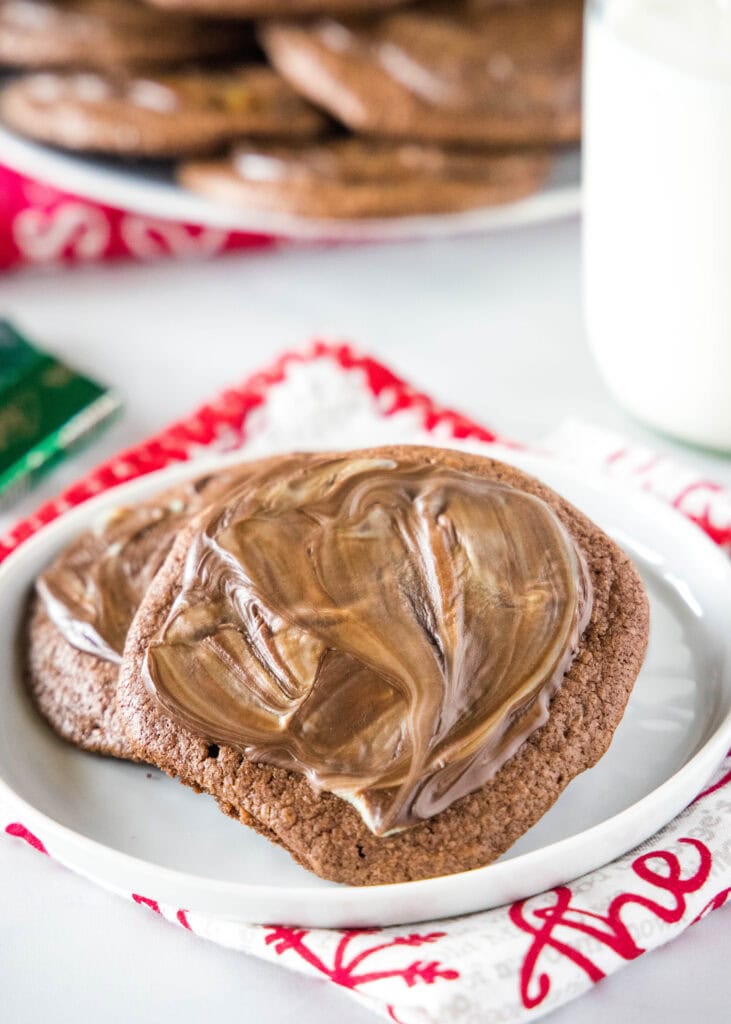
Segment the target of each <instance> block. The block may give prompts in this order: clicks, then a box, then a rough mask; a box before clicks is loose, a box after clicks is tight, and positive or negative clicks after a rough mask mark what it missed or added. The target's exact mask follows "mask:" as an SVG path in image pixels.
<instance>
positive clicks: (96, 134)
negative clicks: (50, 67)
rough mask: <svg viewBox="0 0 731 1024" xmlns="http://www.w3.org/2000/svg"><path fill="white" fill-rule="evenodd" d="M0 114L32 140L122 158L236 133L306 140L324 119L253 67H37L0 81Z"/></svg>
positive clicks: (198, 145) (171, 151)
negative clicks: (132, 71)
mask: <svg viewBox="0 0 731 1024" xmlns="http://www.w3.org/2000/svg"><path fill="white" fill-rule="evenodd" d="M0 116H2V118H3V119H4V120H5V122H6V123H7V124H8V125H10V127H11V128H13V129H15V130H16V131H18V132H20V133H21V134H22V135H26V136H28V137H30V138H33V139H35V140H37V141H38V142H44V143H48V144H49V145H53V146H60V147H61V148H63V149H71V150H80V151H84V152H94V153H104V154H109V155H112V156H123V157H175V156H184V155H190V154H199V153H210V152H214V151H215V150H217V149H220V148H221V147H222V146H225V145H226V143H228V142H230V141H231V140H232V139H235V138H237V137H240V136H242V135H249V136H262V135H263V136H267V137H273V136H274V137H276V136H282V137H287V138H289V137H303V138H308V137H312V136H314V135H316V134H318V132H319V131H320V130H321V129H322V128H323V127H324V123H325V122H324V118H323V117H322V115H321V114H319V113H318V112H317V111H315V110H313V109H312V108H311V107H310V106H309V105H308V104H307V103H306V102H305V101H304V100H302V99H300V97H299V96H297V94H296V93H295V92H294V91H293V90H292V89H291V88H290V87H289V85H287V83H286V82H285V81H284V80H283V79H281V78H280V77H279V75H278V74H277V73H276V72H275V71H272V70H271V68H268V67H264V66H259V65H251V66H248V67H241V68H233V69H229V70H220V71H214V70H200V69H196V70H189V71H177V72H174V73H169V74H156V75H154V76H149V77H145V78H139V77H137V78H131V77H115V76H111V75H102V74H97V73H91V72H76V73H66V74H59V73H54V72H38V73H35V74H30V75H24V76H21V77H19V78H16V79H15V80H14V81H11V82H10V83H9V84H8V85H7V86H5V88H4V89H3V90H2V92H0Z"/></svg>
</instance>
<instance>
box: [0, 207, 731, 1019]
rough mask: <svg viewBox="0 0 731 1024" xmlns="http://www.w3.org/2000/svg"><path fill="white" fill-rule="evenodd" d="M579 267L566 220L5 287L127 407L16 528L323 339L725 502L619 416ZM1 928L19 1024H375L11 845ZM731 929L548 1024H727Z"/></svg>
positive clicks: (342, 1002) (721, 915) (710, 931)
mask: <svg viewBox="0 0 731 1024" xmlns="http://www.w3.org/2000/svg"><path fill="white" fill-rule="evenodd" d="M628 244H631V241H630V240H628ZM579 268H580V247H579V226H578V223H577V222H575V221H567V222H562V223H558V224H554V225H546V226H543V227H537V228H530V229H520V230H517V231H513V232H510V233H504V234H497V235H492V236H489V237H485V238H472V239H462V240H455V241H451V242H444V241H441V242H435V243H423V244H418V245H410V244H409V245H394V246H390V247H377V246H370V247H366V248H362V249H340V250H333V249H327V250H319V251H317V250H304V249H297V250H291V251H287V252H269V253H265V254H262V255H244V256H241V257H239V256H236V257H226V258H224V259H221V260H219V261H217V262H215V263H209V264H197V265H196V264H186V265H180V264H179V265H171V264H167V265H155V266H140V265H137V266H131V265H127V266H117V267H103V268H93V269H92V268H89V269H83V270H74V271H69V272H59V273H52V272H51V273H49V272H44V273H41V274H37V273H34V274H25V275H15V276H7V277H5V278H3V279H2V280H1V281H0V312H2V313H5V314H7V315H10V316H12V317H13V318H15V319H16V320H17V322H18V323H19V325H20V326H21V327H22V328H24V329H25V330H26V331H27V332H28V333H30V334H31V336H34V337H35V338H36V339H37V340H38V341H39V342H40V343H42V344H43V345H44V346H45V347H48V348H52V349H54V350H56V351H57V352H58V353H59V354H62V355H63V356H64V357H65V358H67V359H68V360H69V361H70V362H72V363H73V364H74V365H76V366H78V367H79V368H82V369H84V370H86V371H87V372H88V373H90V374H91V375H93V376H95V377H98V378H101V379H104V380H106V381H108V382H110V383H112V384H114V385H116V386H117V387H118V388H119V389H120V390H121V391H122V392H123V393H124V396H125V402H126V411H125V415H124V418H123V419H122V420H121V421H120V422H119V423H118V424H117V425H116V426H115V427H114V428H113V429H112V430H110V431H109V432H108V433H107V434H105V435H104V438H103V440H100V441H98V442H97V443H96V444H95V445H94V446H93V448H92V449H91V450H90V451H88V452H86V453H85V454H84V455H83V456H80V457H77V458H76V459H74V460H73V461H72V462H71V463H70V464H68V465H67V466H65V467H63V468H62V469H60V470H58V471H57V472H56V473H55V474H54V475H53V476H52V477H51V478H49V479H47V480H46V481H45V482H44V484H43V485H42V487H40V488H37V489H36V491H35V492H34V493H33V494H32V495H30V496H28V497H27V498H25V499H24V500H23V501H22V502H19V503H18V504H17V506H16V507H15V508H14V509H13V515H14V517H15V516H20V515H22V514H25V513H26V512H28V511H30V510H31V509H32V507H33V506H34V505H35V504H36V503H37V502H38V501H39V500H41V499H42V498H44V497H48V496H50V495H51V494H53V493H54V492H55V491H57V490H58V489H59V488H60V487H61V486H62V485H63V484H64V483H66V482H70V481H71V479H73V478H74V477H76V476H78V475H79V474H80V473H81V472H83V470H84V469H85V468H88V467H90V466H91V465H93V464H94V463H95V462H97V461H99V460H100V459H102V458H103V457H105V456H106V455H110V454H112V452H114V451H115V450H117V449H118V448H120V447H121V446H123V445H127V444H131V443H133V442H135V441H138V440H141V439H142V438H143V437H145V436H146V435H147V434H149V433H150V432H152V431H155V430H157V429H158V428H160V427H161V426H163V425H164V424H165V423H166V422H167V421H168V420H170V419H172V418H173V417H177V416H179V415H184V414H185V413H186V412H187V411H188V410H190V409H191V408H192V407H193V406H194V405H195V404H196V403H197V402H199V401H202V400H204V399H205V398H207V397H208V396H209V395H211V394H212V393H213V392H215V391H216V390H217V389H218V388H220V387H222V386H224V385H226V384H228V383H230V382H232V381H236V380H239V379H241V378H242V377H244V376H245V375H246V374H247V373H248V372H249V371H251V370H253V369H255V368H257V367H259V366H261V365H262V364H266V363H267V362H268V361H270V360H271V358H272V357H273V356H274V355H276V354H277V353H278V352H279V351H281V350H282V349H283V348H287V347H292V346H298V345H300V344H302V343H303V342H305V341H307V340H308V339H310V338H312V337H314V336H320V337H328V338H333V339H347V340H350V341H352V342H354V343H355V344H356V345H358V346H359V347H361V348H362V349H365V350H367V351H370V352H373V353H375V354H377V355H378V356H380V357H381V358H383V359H384V360H385V361H387V362H388V363H390V365H391V366H393V367H394V368H395V369H396V370H397V371H399V372H401V373H402V374H403V375H405V376H406V377H407V378H409V379H410V380H411V381H413V382H414V383H415V384H416V385H417V386H419V387H421V388H423V389H424V390H426V391H428V392H431V393H432V394H434V395H436V396H437V397H438V398H439V399H441V400H442V401H443V402H445V403H446V404H450V405H452V406H455V407H457V408H458V409H461V410H464V411H465V412H467V413H469V414H471V415H472V416H473V417H474V418H475V419H477V420H479V421H482V422H484V423H486V424H488V425H494V426H495V427H496V428H497V429H498V430H500V431H501V432H503V433H505V434H508V435H511V436H513V437H515V438H518V439H520V440H527V441H530V440H533V439H536V438H538V437H540V436H541V434H544V433H546V432H547V431H549V430H550V429H551V428H553V427H554V426H556V424H557V423H558V422H559V421H560V420H561V419H562V418H563V417H564V416H566V415H568V414H571V415H575V416H580V417H583V418H585V419H587V420H590V421H592V422H594V423H597V424H600V425H605V426H610V427H613V428H617V429H620V430H622V431H624V432H625V433H627V434H629V435H632V436H634V437H637V438H640V439H642V440H643V441H645V442H646V443H649V444H651V445H654V446H655V447H656V448H658V449H663V450H666V451H672V452H674V453H675V454H676V456H677V457H678V458H682V459H685V460H686V461H692V462H694V463H696V464H698V465H699V466H700V465H702V466H703V467H704V468H705V471H706V472H707V473H708V474H709V475H711V476H713V477H714V478H715V479H718V480H720V481H722V482H724V483H726V484H729V485H731V462H729V460H727V459H723V458H720V457H717V456H711V455H701V454H699V453H697V452H693V451H691V450H689V449H685V448H682V447H680V446H674V445H672V444H671V443H670V442H668V441H663V440H660V439H659V438H657V437H655V436H654V435H650V434H649V433H647V432H646V431H644V430H643V428H641V427H640V426H639V425H637V424H635V423H633V422H631V421H629V420H627V419H625V417H624V416H623V415H622V413H621V411H620V410H619V409H618V408H617V407H616V406H615V405H614V404H613V402H612V401H611V399H610V397H609V396H608V395H607V393H606V392H605V390H604V388H603V386H602V384H601V381H600V379H599V378H598V375H597V373H596V370H595V369H594V366H593V363H592V361H591V358H590V355H589V352H588V350H587V347H586V341H585V337H584V333H583V327H582V320H581V305H580V274H579ZM6 518H7V517H6ZM0 910H1V913H0V1020H2V1021H3V1022H7V1024H16V1022H18V1024H36V1022H40V1021H44V1022H54V1024H65V1022H67V1021H68V1022H71V1021H74V1022H77V1021H80V1020H85V1019H91V1018H92V1017H94V1018H98V1019H100V1020H102V1021H108V1022H111V1024H115V1022H117V1021H119V1022H122V1021H124V1022H135V1024H158V1022H164V1021H168V1020H170V1021H172V1020H174V1021H175V1024H200V1022H201V1021H204V1020H215V1019H218V1018H219V1017H221V1016H222V1015H224V1016H225V1017H226V1018H227V1019H228V1018H230V1019H234V1020H240V1021H246V1022H247V1024H249V1022H251V1024H253V1022H259V1021H261V1022H264V1021H266V1022H267V1024H280V1022H281V1024H283V1022H285V1021H291V1020H297V1021H298V1022H299V1024H340V1022H341V1021H344V1020H347V1021H348V1024H367V1022H368V1021H372V1020H374V1019H375V1018H373V1017H372V1016H371V1015H370V1014H369V1013H367V1012H366V1011H364V1010H362V1009H360V1008H359V1007H357V1006H353V1005H352V1003H351V1001H350V1000H349V999H348V997H347V996H345V995H344V994H342V993H340V992H338V991H337V990H335V989H333V988H332V987H329V986H327V985H326V984H325V983H322V982H317V981H311V980H309V979H303V978H301V977H298V976H296V975H294V974H291V973H289V972H286V971H285V970H284V969H280V968H278V967H276V966H270V965H267V964H263V963H261V962H259V961H255V960H252V959H249V958H246V957H243V956H241V955H240V954H236V953H231V952H228V951H225V950H220V949H218V948H214V947H212V946H210V945H207V944H205V943H204V942H202V941H201V940H199V939H197V938H195V937H193V936H191V935H189V934H187V933H185V932H183V931H182V930H181V929H176V928H173V927H171V926H169V925H167V924H165V923H164V922H163V921H161V920H159V919H157V918H155V916H154V915H153V914H151V913H150V912H149V911H147V910H145V909H144V908H140V907H136V906H134V905H132V904H127V903H125V902H123V901H121V900H119V899H116V898H114V897H112V896H109V895H108V894H106V893H104V892H102V891H100V890H98V889H96V888H94V887H93V886H92V885H91V884H89V883H87V882H84V881H82V880H80V879H78V878H76V877H74V876H73V875H72V874H71V873H70V872H68V871H66V870H65V869H63V868H60V867H58V866H57V865H54V864H52V863H49V862H48V860H47V859H46V858H44V857H40V856H38V855H37V854H36V853H34V851H32V850H31V849H30V848H28V847H27V846H26V845H25V844H23V843H20V842H19V841H17V840H9V839H5V838H2V839H0ZM730 924H731V912H730V911H718V912H717V913H715V914H713V915H712V916H711V917H710V918H709V919H707V920H705V921H704V922H702V923H701V924H699V925H698V926H697V927H694V928H693V929H691V930H690V932H688V933H686V934H685V935H684V936H682V937H681V938H680V939H678V940H677V941H676V942H675V943H673V944H672V945H671V946H668V947H665V948H664V949H662V950H659V951H657V952H655V953H653V954H651V955H650V956H647V957H645V958H642V959H641V960H639V961H636V962H635V963H633V964H630V965H628V966H627V967H626V968H624V969H623V970H622V971H620V972H619V973H618V974H617V975H615V976H614V977H613V978H610V979H608V980H606V981H605V982H603V983H602V984H601V985H599V986H597V987H596V988H595V989H594V990H593V991H592V992H591V993H590V994H589V995H588V996H586V997H585V998H584V999H583V1000H580V1001H579V1002H578V1003H575V1004H573V1005H572V1006H569V1007H566V1008H564V1009H562V1010H559V1011H557V1012H556V1013H555V1014H554V1015H553V1016H552V1017H551V1018H550V1019H551V1021H552V1024H580V1022H583V1021H585V1020H588V1019H591V1020H592V1021H593V1022H596V1024H610V1022H612V1024H614V1022H615V1021H618V1020H626V1021H640V1020H641V1021H642V1022H643V1024H676V1022H678V1024H679V1022H680V1021H683V1022H685V1021H687V1020H688V1019H691V1020H704V1021H707V1022H709V1024H715V1022H716V1021H719V1022H720V1021H725V1020H727V1019H728V1010H727V1004H728V995H729V989H730V986H729V981H728V959H727V954H726V949H727V943H728V932H729V925H730Z"/></svg>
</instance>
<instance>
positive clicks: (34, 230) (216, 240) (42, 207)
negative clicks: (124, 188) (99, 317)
mask: <svg viewBox="0 0 731 1024" xmlns="http://www.w3.org/2000/svg"><path fill="white" fill-rule="evenodd" d="M277 244H282V240H281V239H276V238H274V237H272V236H271V235H266V234H261V233H257V232H252V231H224V230H219V229H217V228H204V227H200V226H197V225H194V224H180V223H177V222H175V221H171V220H163V219H161V218H155V217H144V216H141V215H139V214H136V213H130V212H129V211H126V210H122V209H119V208H117V207H113V206H107V205H105V204H103V203H96V202H94V201H92V200H90V199H82V198H81V197H79V196H75V195H71V194H69V193H67V192H62V191H60V190H59V189H57V188H54V187H53V186H51V185H44V184H42V183H41V182H38V181H34V180H33V179H31V178H27V177H25V176H23V175H22V174H18V173H17V172H16V171H13V170H11V169H10V168H9V167H3V166H0V270H9V269H14V268H21V267H24V266H52V265H58V264H74V263H95V262H98V261H102V260H116V259H138V260H151V259H159V258H162V257H165V256H175V257H179V258H183V259H184V258H192V257H205V256H216V255H218V254H219V253H224V252H233V251H236V250H241V249H262V248H270V247H272V246H274V245H277Z"/></svg>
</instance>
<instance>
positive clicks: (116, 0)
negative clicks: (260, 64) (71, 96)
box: [0, 0, 253, 70]
mask: <svg viewBox="0 0 731 1024" xmlns="http://www.w3.org/2000/svg"><path fill="white" fill-rule="evenodd" d="M252 43H253V39H252V35H251V32H250V30H249V28H248V26H245V25H241V24H239V23H234V24H231V23H221V22H220V21H216V22H210V21H205V20H203V19H201V18H192V17H187V16H184V15H179V16H178V17H175V18H172V17H170V16H168V15H166V14H165V13H164V12H162V11H156V10H155V9H154V8H152V7H149V6H148V5H147V4H145V3H142V2H141V0H0V65H2V64H5V65H8V66H10V67H20V68H68V67H73V68H101V69H105V70H108V69H110V68H120V67H124V68H130V67H135V68H140V67H148V68H154V67H160V66H163V65H166V64H173V63H175V62H177V61H181V60H199V59H202V58H204V57H219V56H224V55H228V54H237V55H239V56H241V55H242V54H246V53H248V52H249V51H250V50H251V47H252Z"/></svg>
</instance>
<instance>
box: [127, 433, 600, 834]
mask: <svg viewBox="0 0 731 1024" xmlns="http://www.w3.org/2000/svg"><path fill="white" fill-rule="evenodd" d="M187 541H188V542H189V546H188V549H187V559H186V562H185V567H184V571H183V574H182V583H181V589H180V591H179V594H178V596H177V598H176V599H175V601H174V602H173V604H172V607H171V609H170V612H169V615H168V617H167V620H166V621H165V623H164V625H163V626H162V627H161V629H160V631H159V632H158V634H157V635H156V637H154V638H153V640H152V642H151V644H150V646H149V647H148V650H147V653H146V658H145V668H144V673H145V676H146V681H147V684H148V686H149V687H150V688H151V689H152V691H153V693H154V695H155V696H156V698H157V699H158V701H159V702H160V703H161V704H162V706H163V707H164V709H165V710H166V711H167V713H168V714H169V715H171V716H172V717H173V718H175V719H176V720H178V721H180V722H182V723H183V724H184V725H186V726H187V727H188V728H189V729H191V730H192V731H193V732H194V733H195V734H197V735H199V736H202V737H204V738H205V739H206V740H207V741H208V742H214V743H217V744H221V745H228V746H231V747H233V748H235V749H237V750H239V751H241V752H242V753H243V754H244V756H245V757H246V758H248V759H250V760H252V761H257V762H264V763H269V764H272V765H276V766H280V767H284V768H287V769H290V770H293V771H296V772H300V773H303V774H304V775H305V776H306V777H307V778H308V779H309V780H310V782H311V784H312V785H313V786H315V787H316V788H321V789H325V790H329V791H331V792H333V793H335V794H337V795H338V796H339V797H341V798H343V799H345V800H347V801H349V802H350V803H352V804H353V805H354V806H355V807H356V809H357V810H358V812H359V813H360V814H361V816H362V817H363V819H364V821H365V822H366V823H367V824H368V826H369V827H370V828H371V830H372V831H373V832H375V833H376V834H378V835H384V834H387V833H389V832H391V831H393V830H396V829H400V828H404V827H407V826H410V825H413V824H415V823H417V822H419V821H421V820H423V819H426V818H429V817H431V816H432V815H435V814H437V813H439V812H440V811H441V810H443V809H444V808H446V807H448V806H449V805H450V804H451V803H453V802H454V801H455V800H457V799H458V798H459V797H461V796H463V795H465V794H467V793H469V792H471V791H473V790H475V789H476V788H478V787H479V786H481V785H483V784H484V783H485V782H486V781H487V780H488V779H489V778H490V777H491V776H492V775H493V774H494V773H495V772H496V771H497V770H499V768H500V767H501V766H502V765H503V764H504V763H505V761H506V760H507V759H508V758H509V757H510V756H511V755H512V754H513V753H514V752H515V751H516V750H517V749H518V747H519V746H520V745H521V744H522V743H523V742H524V741H525V739H526V738H527V737H528V736H529V735H530V734H531V733H532V732H534V731H535V730H536V729H537V728H539V727H540V725H542V724H543V722H545V720H546V718H547V714H548V704H549V701H550V698H551V696H552V694H553V693H554V692H555V690H556V689H557V687H558V686H559V685H560V683H561V680H562V678H563V676H564V674H565V673H566V671H567V669H568V668H569V666H570V664H571V661H572V659H573V656H574V654H575V651H576V649H577V646H578V643H579V639H580V636H581V634H582V632H583V630H584V628H585V627H586V624H587V622H588V619H589V615H590V611H591V591H590V584H589V581H588V577H587V574H586V569H585V566H584V563H583V559H582V557H581V555H580V554H579V552H578V550H577V548H576V546H575V544H574V542H573V540H572V538H571V537H570V535H569V533H568V532H567V530H566V529H565V528H564V526H563V525H562V524H561V522H560V521H559V519H558V518H557V517H556V515H555V514H554V513H553V511H552V510H551V509H550V508H549V507H548V505H546V504H545V503H544V502H543V501H541V500H540V499H538V498H537V497H534V496H533V495H530V494H527V493H525V492H522V491H520V490H517V489H514V488H511V487H507V486H504V485H501V484H500V483H498V482H494V481H491V480H488V479H485V478H483V477H481V476H479V475H477V474H473V473H467V472H463V471H459V470H457V469H453V468H449V467H446V466H439V465H433V464H419V462H418V461H414V462H411V461H408V460H407V461H404V462H402V461H396V460H394V459H392V458H378V457H366V456H358V455H357V453H356V454H355V455H349V456H342V457H341V456H332V455H328V456H306V455H299V456H291V457H286V458H284V459H281V460H278V461H277V462H275V463H274V464H269V465H267V466H265V467H264V469H263V470H261V471H260V472H259V473H254V474H253V475H252V476H250V477H248V478H247V483H246V486H244V487H242V488H240V489H239V490H238V491H237V492H236V493H235V494H234V495H230V494H229V495H228V496H227V498H226V499H225V500H222V501H220V502H217V503H215V504H214V505H212V506H210V507H209V508H208V509H207V510H206V511H205V512H204V513H202V514H201V516H200V517H198V519H197V520H195V522H194V524H193V525H192V526H191V532H190V535H189V536H188V537H187Z"/></svg>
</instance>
